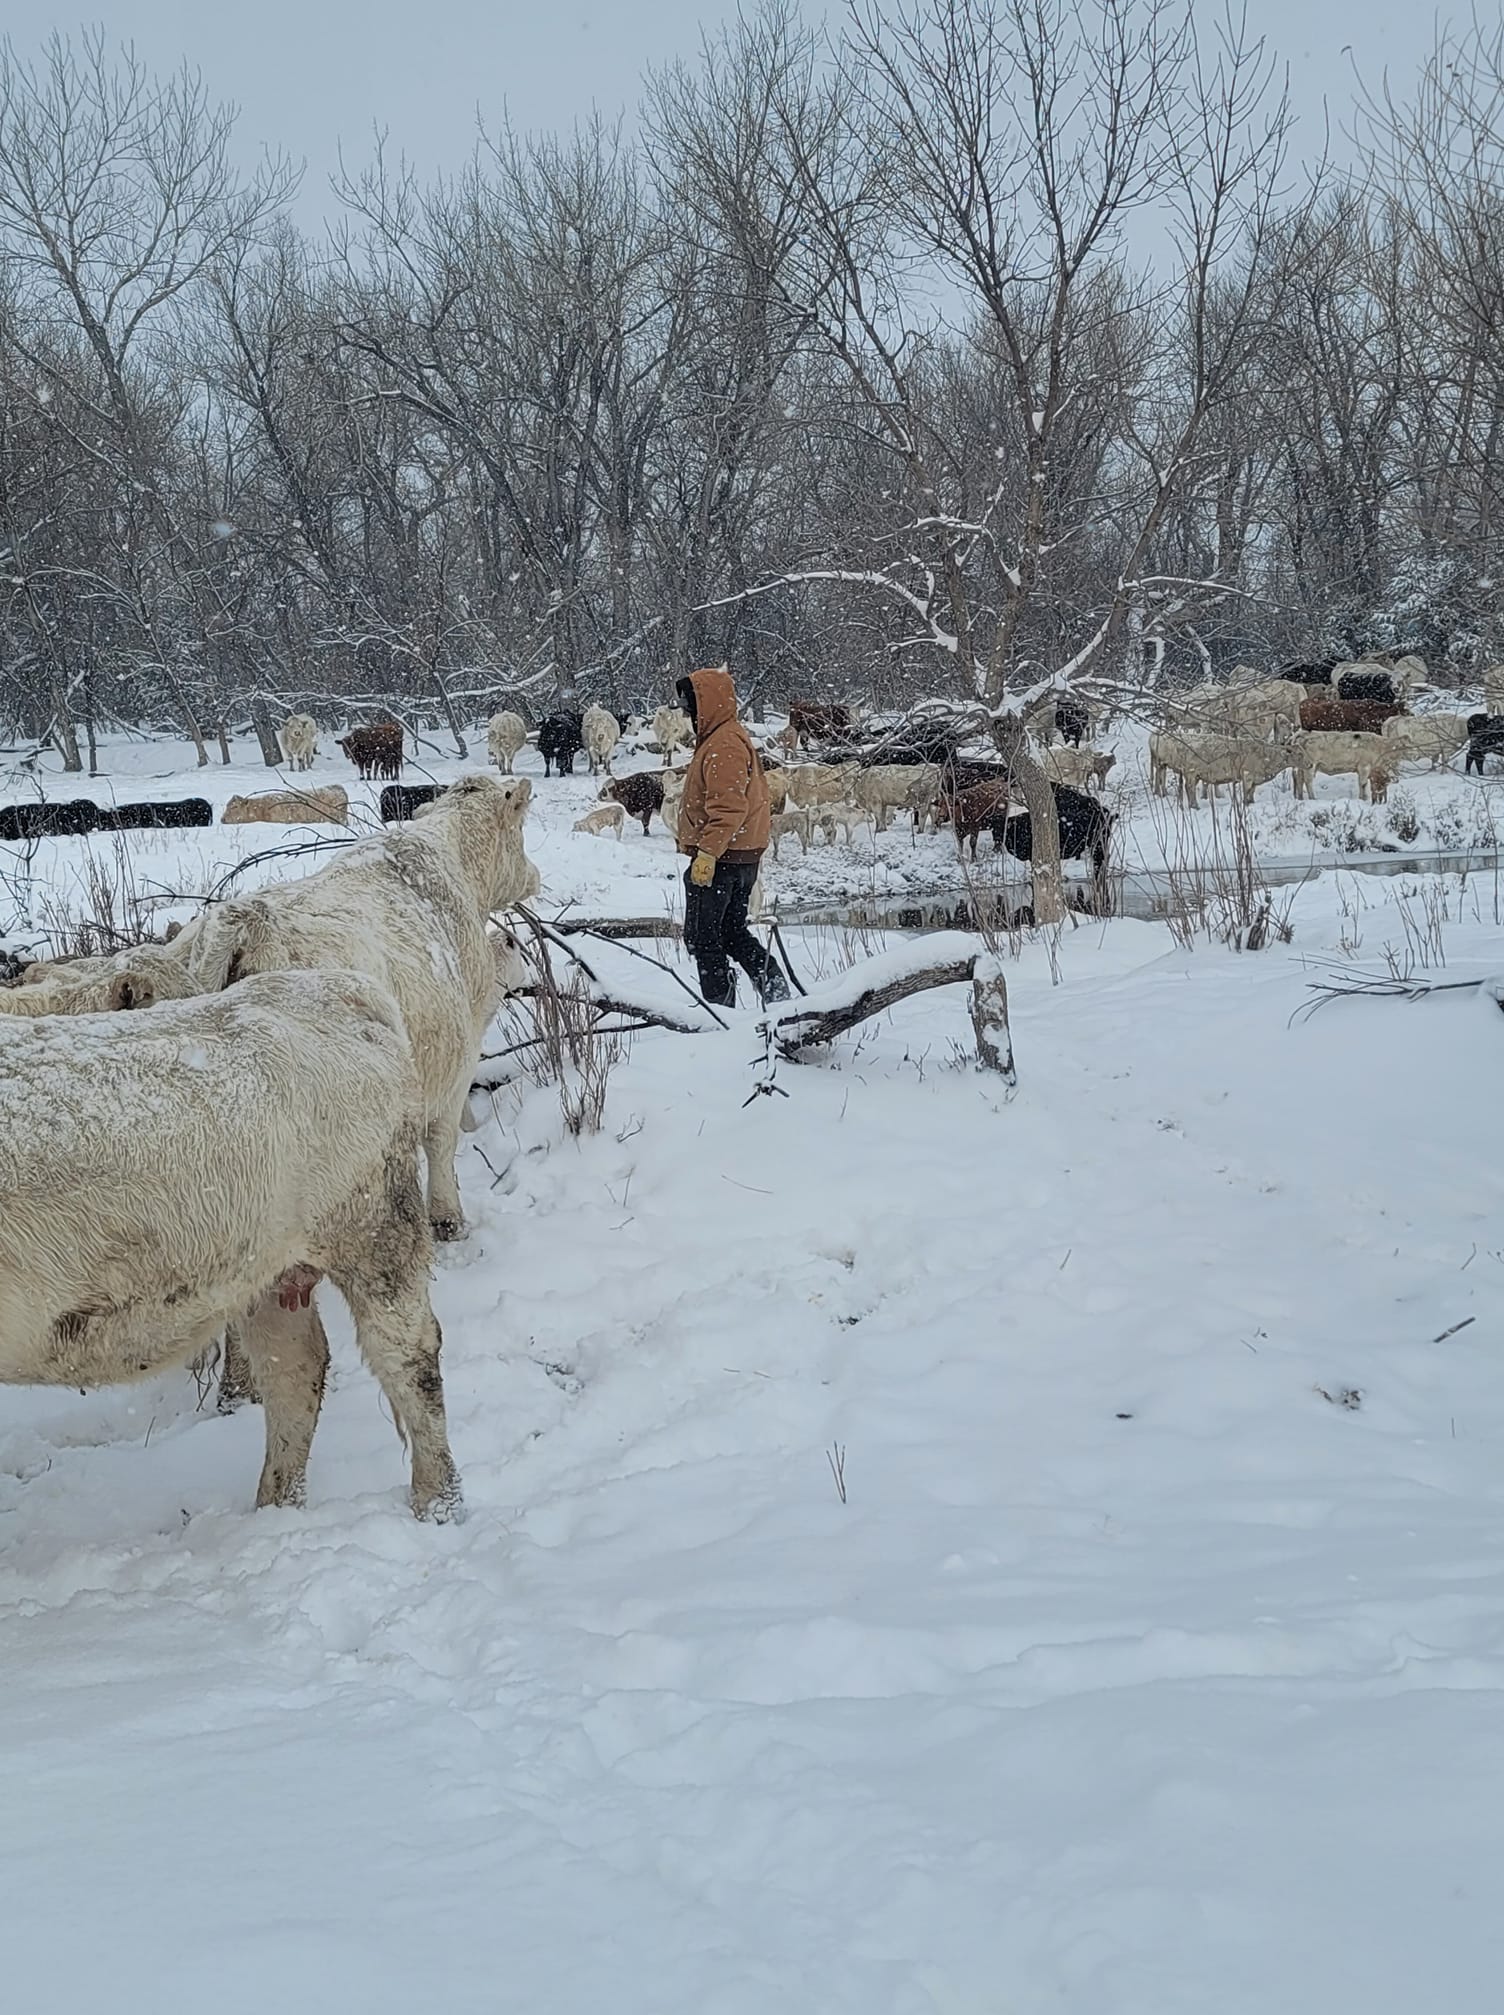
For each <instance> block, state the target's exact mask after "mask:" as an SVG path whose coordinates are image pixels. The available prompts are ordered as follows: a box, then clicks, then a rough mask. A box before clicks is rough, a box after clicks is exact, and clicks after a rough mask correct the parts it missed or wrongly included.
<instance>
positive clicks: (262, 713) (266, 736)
mask: <svg viewBox="0 0 1504 2015" xmlns="http://www.w3.org/2000/svg"><path fill="white" fill-rule="evenodd" d="M251 726H252V728H253V729H254V730H255V733H256V740H257V742H258V743H259V744H260V746H261V760H262V761H263V762H264V763H265V764H266V767H267V768H268V769H269V770H275V769H280V767H281V764H282V746H281V744H280V742H278V740H277V730H276V728H275V727H274V726H273V724H272V712H271V708H270V707H269V706H268V705H267V703H266V701H265V700H264V699H263V698H262V697H261V695H260V694H259V693H258V694H257V696H256V698H255V699H254V700H252V702H251Z"/></svg>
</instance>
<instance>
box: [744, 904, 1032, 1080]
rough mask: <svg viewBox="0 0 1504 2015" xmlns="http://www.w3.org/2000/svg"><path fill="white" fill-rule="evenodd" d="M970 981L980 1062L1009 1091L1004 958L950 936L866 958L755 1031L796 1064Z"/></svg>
mask: <svg viewBox="0 0 1504 2015" xmlns="http://www.w3.org/2000/svg"><path fill="white" fill-rule="evenodd" d="M968 980H969V981H970V982H971V1023H972V1028H973V1030H974V1032H975V1035H976V1046H977V1062H978V1064H979V1065H980V1067H981V1068H982V1069H984V1070H989V1071H993V1072H995V1073H996V1074H997V1075H998V1076H999V1077H1001V1078H1002V1079H1003V1081H1004V1082H1005V1083H1006V1084H1007V1085H1008V1086H1009V1087H1010V1088H1011V1087H1012V1086H1014V1085H1016V1084H1017V1082H1018V1073H1017V1070H1016V1069H1015V1066H1014V1061H1013V1040H1012V1036H1011V1034H1010V1032H1009V1028H1008V988H1007V982H1006V980H1005V979H1004V977H1003V967H1002V961H1001V959H1000V958H999V957H998V956H997V955H996V953H994V952H978V951H977V950H976V948H975V944H974V942H973V941H972V940H970V939H968V938H965V937H961V936H959V935H958V934H955V933H951V932H936V933H935V935H934V936H932V937H928V938H921V939H919V940H918V941H917V943H915V944H912V945H905V946H903V947H902V949H900V950H898V951H893V952H885V953H883V954H882V956H880V957H878V958H874V959H863V960H862V961H861V962H860V963H859V964H857V965H854V966H853V967H852V968H851V970H850V971H849V972H845V973H842V974H841V976H840V977H839V978H838V979H836V980H832V981H830V982H828V983H827V984H826V985H825V986H823V987H816V988H814V989H813V990H812V991H811V992H810V993H808V994H806V995H805V997H804V999H803V1000H802V1001H800V1003H799V1005H798V1007H796V1008H792V1009H788V1010H786V1011H785V1012H784V1013H782V1014H777V1015H770V1016H769V1017H768V1019H767V1020H766V1021H765V1022H763V1023H761V1024H760V1027H761V1029H762V1031H763V1033H764V1035H765V1036H766V1037H767V1038H768V1039H769V1040H770V1041H771V1043H772V1046H773V1048H774V1049H775V1050H776V1051H777V1054H778V1055H779V1056H780V1057H782V1058H783V1059H785V1061H787V1062H789V1063H797V1062H798V1061H799V1059H800V1056H801V1053H802V1052H803V1051H805V1050H808V1049H814V1048H818V1047H821V1046H823V1045H824V1044H826V1043H829V1042H834V1040H835V1038H836V1037H837V1036H838V1035H844V1034H845V1033H846V1031H847V1030H848V1029H853V1028H855V1027H856V1026H857V1024H858V1023H859V1022H864V1021H869V1020H870V1019H871V1018H872V1016H873V1015H878V1014H882V1013H883V1012H884V1011H885V1010H886V1009H888V1008H890V1007H894V1006H896V1005H897V1003H898V1002H899V1001H901V1000H908V999H909V998H910V997H911V996H912V995H914V994H917V993H927V992H928V991H929V990H930V989H931V988H933V987H943V986H960V985H962V984H963V983H964V982H966V981H968Z"/></svg>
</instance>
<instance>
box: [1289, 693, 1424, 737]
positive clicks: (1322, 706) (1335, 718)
mask: <svg viewBox="0 0 1504 2015" xmlns="http://www.w3.org/2000/svg"><path fill="white" fill-rule="evenodd" d="M1404 711H1405V710H1404V708H1403V707H1401V706H1391V705H1389V704H1388V703H1387V702H1385V701H1383V700H1302V702H1301V706H1300V725H1301V726H1302V727H1303V728H1304V729H1305V731H1306V732H1307V734H1322V735H1333V734H1342V735H1380V734H1382V733H1383V732H1384V723H1385V721H1389V720H1393V718H1394V717H1395V715H1396V714H1402V713H1403V712H1404Z"/></svg>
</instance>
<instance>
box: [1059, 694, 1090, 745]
mask: <svg viewBox="0 0 1504 2015" xmlns="http://www.w3.org/2000/svg"><path fill="white" fill-rule="evenodd" d="M1090 726H1091V714H1090V713H1089V712H1088V710H1087V709H1086V708H1085V707H1084V706H1083V705H1082V704H1081V702H1080V701H1079V700H1061V702H1060V703H1059V705H1058V706H1057V707H1056V709H1055V730H1056V732H1057V734H1058V735H1059V736H1060V738H1061V740H1062V741H1066V742H1070V743H1071V744H1072V745H1073V746H1074V747H1076V748H1078V749H1079V748H1080V746H1081V737H1082V736H1083V735H1084V734H1085V733H1086V732H1087V730H1088V729H1089V728H1090Z"/></svg>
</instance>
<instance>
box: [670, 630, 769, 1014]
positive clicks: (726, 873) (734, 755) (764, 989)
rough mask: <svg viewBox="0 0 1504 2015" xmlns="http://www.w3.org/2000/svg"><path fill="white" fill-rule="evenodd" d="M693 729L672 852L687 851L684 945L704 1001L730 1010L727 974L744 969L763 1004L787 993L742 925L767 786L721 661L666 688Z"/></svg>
mask: <svg viewBox="0 0 1504 2015" xmlns="http://www.w3.org/2000/svg"><path fill="white" fill-rule="evenodd" d="M676 690H677V692H678V695H679V704H680V705H681V706H682V707H683V709H684V711H685V713H686V714H688V716H689V718H690V721H691V723H692V725H693V727H694V731H695V752H694V754H693V755H692V756H691V757H690V760H689V768H688V770H687V771H686V772H685V776H684V798H683V801H682V803H681V805H680V809H679V831H678V841H679V851H680V852H681V853H686V854H689V855H691V856H692V859H691V862H690V865H689V868H688V870H687V872H686V873H685V876H684V890H685V905H684V942H685V944H686V946H687V947H688V948H689V950H690V952H691V953H692V954H693V955H694V961H695V964H696V966H697V967H698V968H699V974H700V992H701V994H702V995H703V996H704V998H705V999H706V1000H707V1001H709V1002H710V1004H711V1006H712V1007H734V1006H735V1004H736V975H735V974H734V973H733V972H732V970H731V965H730V961H731V960H732V959H735V960H736V962H737V964H738V965H739V966H740V967H741V968H742V970H743V971H744V972H745V973H746V974H747V976H748V978H749V979H750V980H751V982H752V984H753V986H755V987H756V988H757V991H758V993H759V994H760V995H761V997H762V998H763V1000H765V1001H779V1000H787V999H788V997H789V988H788V981H787V980H786V979H785V978H784V976H783V973H782V971H781V970H780V968H779V965H778V962H777V960H776V959H774V958H772V957H771V956H770V955H769V953H768V952H766V951H765V950H764V949H763V947H762V946H761V945H760V944H759V943H758V941H757V939H756V938H755V937H754V936H753V935H752V933H751V931H750V930H749V929H748V927H747V906H748V903H749V901H750V899H751V895H752V885H753V883H754V882H755V881H756V880H757V868H758V863H759V862H760V861H761V859H762V856H763V852H764V849H765V848H766V847H767V844H768V830H769V829H768V784H767V779H766V777H764V775H763V773H762V763H761V762H760V761H759V759H758V754H757V751H756V749H755V748H753V746H752V738H751V736H750V735H749V734H748V733H747V730H746V729H745V728H744V727H743V726H742V724H741V722H740V721H739V720H738V719H737V716H736V688H735V686H734V685H733V684H732V683H731V674H730V672H728V671H727V669H726V667H725V666H724V665H720V666H717V667H716V668H714V669H712V670H707V671H701V672H691V674H690V675H689V677H688V678H687V679H680V681H679V683H678V686H677V688H676Z"/></svg>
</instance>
